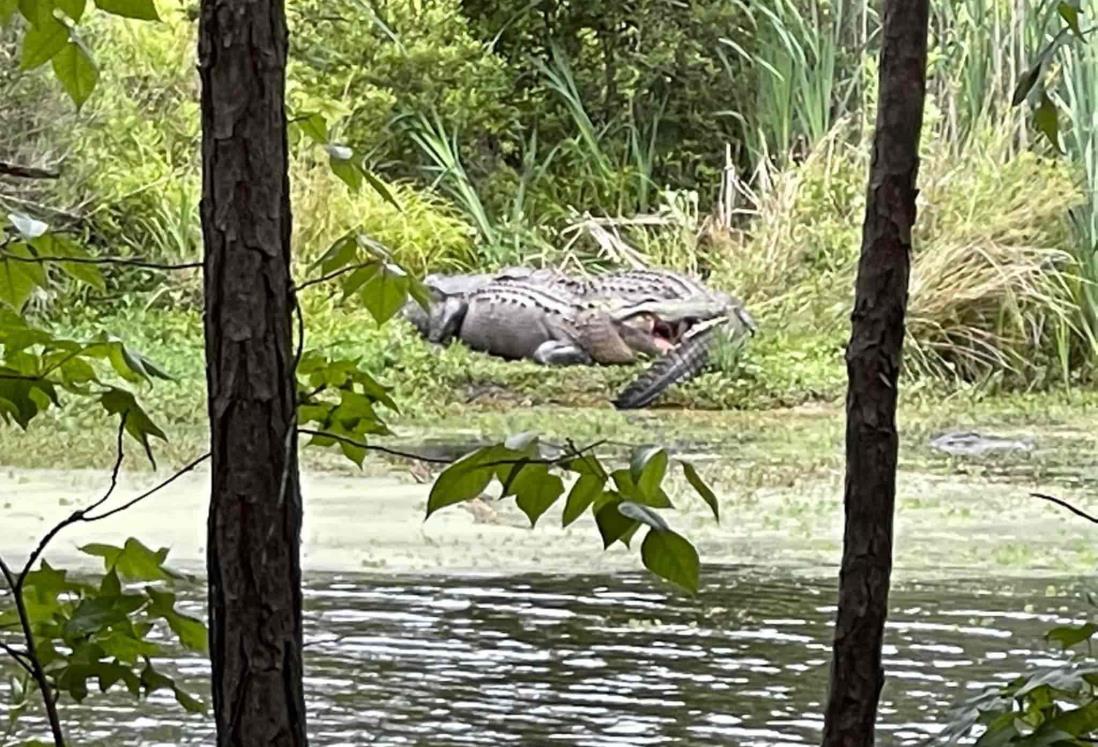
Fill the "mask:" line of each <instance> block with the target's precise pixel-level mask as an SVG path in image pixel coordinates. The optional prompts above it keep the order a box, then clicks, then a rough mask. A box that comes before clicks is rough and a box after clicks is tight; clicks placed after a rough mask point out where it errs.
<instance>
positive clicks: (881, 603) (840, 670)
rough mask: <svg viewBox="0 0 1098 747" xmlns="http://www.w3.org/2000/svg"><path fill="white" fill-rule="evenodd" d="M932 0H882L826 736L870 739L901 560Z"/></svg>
mask: <svg viewBox="0 0 1098 747" xmlns="http://www.w3.org/2000/svg"><path fill="white" fill-rule="evenodd" d="M927 17H928V0H884V8H883V36H882V46H881V65H880V75H879V82H880V94H879V99H878V105H877V129H876V134H875V135H874V142H873V161H872V165H871V166H870V173H869V188H868V193H867V199H866V210H865V223H864V224H863V227H862V231H863V233H862V252H861V260H860V262H859V264H858V280H857V284H856V286H855V299H854V313H853V314H852V317H851V321H852V331H851V337H850V344H849V346H848V347H847V353H846V365H847V375H848V378H849V385H848V390H847V401H846V413H847V424H846V495H845V505H846V527H845V531H844V536H843V559H842V570H841V573H840V576H839V611H838V616H837V620H836V626H835V640H834V651H833V659H832V664H831V691H830V694H829V697H828V703H827V709H826V713H825V724H824V734H823V744H824V745H825V747H840V746H841V747H865V746H867V745H872V744H873V730H874V725H875V722H876V718H877V703H878V700H879V699H880V694H881V687H882V686H883V684H884V672H883V670H882V667H881V643H882V639H883V637H884V624H885V617H886V615H887V612H888V587H889V577H890V575H891V572H892V521H893V511H894V506H895V501H896V459H897V452H898V448H899V437H898V436H897V433H896V399H897V383H898V379H899V373H900V363H901V353H902V348H903V339H904V313H905V310H906V307H907V293H908V277H909V274H910V267H911V256H910V255H911V229H912V226H913V225H914V223H915V197H916V194H917V190H916V186H915V183H916V177H917V174H918V167H919V134H920V130H921V129H922V122H923V103H924V100H925V98H926V48H927Z"/></svg>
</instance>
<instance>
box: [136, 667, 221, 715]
mask: <svg viewBox="0 0 1098 747" xmlns="http://www.w3.org/2000/svg"><path fill="white" fill-rule="evenodd" d="M141 686H142V687H143V688H144V689H145V692H146V693H153V692H156V691H157V690H171V691H172V692H173V693H174V694H175V700H176V702H177V703H179V705H181V706H183V708H184V709H185V710H187V711H188V712H190V713H202V712H204V711H205V710H206V709H205V706H203V705H202V702H201V701H199V700H198V699H196V698H194V697H193V696H191V695H188V694H187V693H186V692H185V691H183V690H182V689H181V688H180V687H179V686H178V685H176V684H175V680H173V679H172V678H171V677H168V676H166V675H163V674H161V673H160V672H157V671H156V670H155V669H153V666H152V664H151V663H149V662H147V661H146V662H145V668H144V669H142V670H141Z"/></svg>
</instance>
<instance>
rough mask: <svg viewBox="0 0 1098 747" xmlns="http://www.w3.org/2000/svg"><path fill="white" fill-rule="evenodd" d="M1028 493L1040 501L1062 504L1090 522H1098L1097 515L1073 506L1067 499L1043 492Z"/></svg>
mask: <svg viewBox="0 0 1098 747" xmlns="http://www.w3.org/2000/svg"><path fill="white" fill-rule="evenodd" d="M1030 495H1031V496H1033V497H1034V498H1040V499H1041V500H1042V501H1048V502H1049V503H1055V504H1056V505H1057V506H1063V507H1064V508H1066V509H1067V510H1068V511H1071V512H1072V513H1073V514H1075V515H1076V516H1081V517H1082V518H1084V519H1086V520H1087V521H1089V522H1091V523H1092V524H1098V517H1095V516H1091V515H1090V514H1088V513H1087V512H1086V511H1083V510H1082V509H1080V508H1076V507H1075V506H1073V505H1071V504H1070V503H1068V502H1067V501H1065V500H1064V499H1063V498H1057V497H1056V496H1053V495H1045V494H1044V493H1030Z"/></svg>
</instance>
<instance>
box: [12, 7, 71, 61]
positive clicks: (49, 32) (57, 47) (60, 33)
mask: <svg viewBox="0 0 1098 747" xmlns="http://www.w3.org/2000/svg"><path fill="white" fill-rule="evenodd" d="M68 42H69V29H68V27H67V26H66V25H65V24H63V23H61V22H60V21H58V20H57V19H56V18H53V17H52V16H51V17H50V18H49V20H48V21H45V22H44V23H42V25H40V26H31V27H30V28H29V29H27V33H26V34H25V35H24V36H23V55H22V57H21V58H20V62H19V66H20V67H21V68H22V69H23V70H33V69H35V68H36V67H41V66H42V65H45V64H46V63H47V62H49V61H50V60H51V59H52V58H53V56H54V55H55V54H57V53H58V52H60V51H61V50H62V49H63V48H64V46H65V45H66V44H68Z"/></svg>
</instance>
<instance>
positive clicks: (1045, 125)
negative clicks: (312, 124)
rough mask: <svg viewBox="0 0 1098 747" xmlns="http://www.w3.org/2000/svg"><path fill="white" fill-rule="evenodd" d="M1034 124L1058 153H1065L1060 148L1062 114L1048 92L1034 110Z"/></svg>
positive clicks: (1042, 96)
mask: <svg viewBox="0 0 1098 747" xmlns="http://www.w3.org/2000/svg"><path fill="white" fill-rule="evenodd" d="M1033 124H1034V125H1035V126H1036V127H1037V129H1038V130H1039V131H1040V132H1041V134H1042V135H1044V136H1045V138H1047V139H1048V141H1049V143H1051V144H1052V147H1053V148H1055V149H1056V152H1057V153H1061V154H1062V153H1063V150H1062V149H1061V148H1060V116H1059V113H1058V112H1057V111H1056V105H1055V104H1054V103H1052V99H1050V98H1049V97H1048V94H1046V93H1042V94H1041V103H1040V104H1038V106H1037V108H1036V109H1034V110H1033Z"/></svg>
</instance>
